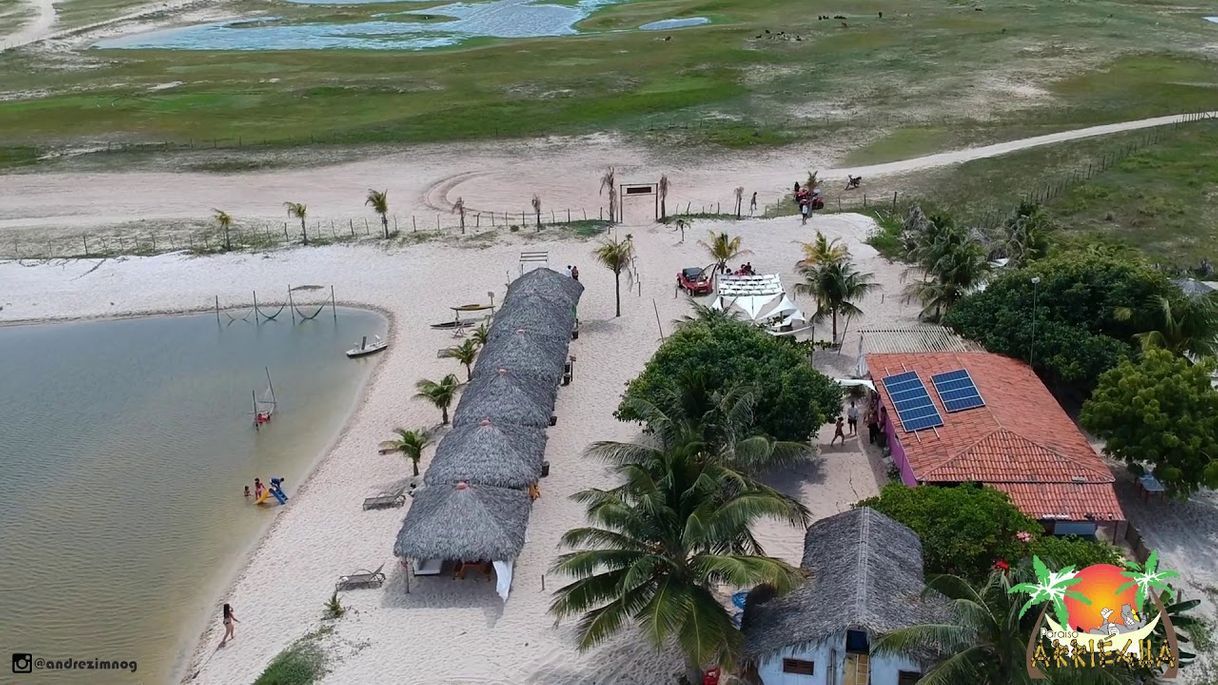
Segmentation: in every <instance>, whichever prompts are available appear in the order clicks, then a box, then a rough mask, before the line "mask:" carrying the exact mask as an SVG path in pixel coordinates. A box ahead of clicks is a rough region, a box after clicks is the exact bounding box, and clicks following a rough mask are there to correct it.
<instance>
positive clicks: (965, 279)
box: [905, 216, 990, 320]
mask: <svg viewBox="0 0 1218 685" xmlns="http://www.w3.org/2000/svg"><path fill="white" fill-rule="evenodd" d="M910 257H911V258H912V260H913V261H914V262H915V263H916V264H917V265H918V267H919V268H920V269H921V270H922V279H921V280H920V281H918V282H915V283H912V284H910V285H909V286H908V287H907V288H906V291H905V295H906V299H916V300H918V301H919V302H921V304H922V311H921V316H922V317H923V318H927V319H930V320H938V319H940V318H941V317H942V316H943V313H944V312H946V311H947V310H948V309H950V308H951V307H952V306H953V305H955V304H956V302H958V301H960V298H962V297H964V296H965V295H966V294H968V293H969V292H970V291H972V290H973V289H974V288H976V287H977V286H978V285H979V284H980V283H981V282H982V280H984V278H985V276H986V274H988V273H989V270H990V265H989V260H987V259H986V250H985V248H984V247H983V246H982V245H981V242H980V241H978V240H977V239H976V238H974V237H973V236H972V235H970V234H969V232H968V230H966V229H964V228H961V227H958V226H956V224H955V223H954V222H952V221H951V219H950V218H949V217H943V216H933V217H931V218H930V219H929V221H928V224H927V228H926V230H925V231H924V232H923V233H921V234H920V235H919V236H918V243H917V245H915V247H914V249H913V250H912V251H911V252H910Z"/></svg>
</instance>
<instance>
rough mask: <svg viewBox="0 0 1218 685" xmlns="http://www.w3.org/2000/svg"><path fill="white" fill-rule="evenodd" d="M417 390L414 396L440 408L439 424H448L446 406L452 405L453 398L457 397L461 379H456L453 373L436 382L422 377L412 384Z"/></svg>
mask: <svg viewBox="0 0 1218 685" xmlns="http://www.w3.org/2000/svg"><path fill="white" fill-rule="evenodd" d="M414 387H415V388H416V389H417V390H418V391H419V392H418V393H416V394H415V397H419V398H422V399H425V400H427V401H428V402H431V403H432V404H433V405H435V407H436V409H439V410H440V425H442V426H447V425H448V408H449V407H450V406H451V405H452V403H453V400H454V399H456V397H457V390H458V389H459V388H460V387H461V381H459V380H457V376H456V375H455V374H451V373H450V374H448V375H447V376H445V377H444V378H441V379H440V382H439V383H437V382H435V381H432V380H428V379H426V378H424V379H423V380H421V381H419V382H418V383H415V386H414Z"/></svg>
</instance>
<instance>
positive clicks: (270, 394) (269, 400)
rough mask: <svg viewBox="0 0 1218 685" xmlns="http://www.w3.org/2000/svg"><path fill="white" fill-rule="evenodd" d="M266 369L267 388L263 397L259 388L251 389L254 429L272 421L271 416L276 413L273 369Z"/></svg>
mask: <svg viewBox="0 0 1218 685" xmlns="http://www.w3.org/2000/svg"><path fill="white" fill-rule="evenodd" d="M264 368H265V369H266V389H265V390H263V391H262V397H261V398H259V397H258V391H257V390H251V391H250V395H251V397H252V398H253V400H254V429H255V430H257V429H259V428H262V424H264V423H270V422H271V417H272V416H274V415H275V406H276V404H277V401H276V399H275V386H274V385H272V384H271V369H270V367H264Z"/></svg>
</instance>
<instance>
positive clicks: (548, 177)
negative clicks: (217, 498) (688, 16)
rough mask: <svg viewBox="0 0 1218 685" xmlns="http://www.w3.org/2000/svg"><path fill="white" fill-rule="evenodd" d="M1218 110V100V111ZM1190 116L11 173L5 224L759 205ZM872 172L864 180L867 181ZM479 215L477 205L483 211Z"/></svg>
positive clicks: (75, 227)
mask: <svg viewBox="0 0 1218 685" xmlns="http://www.w3.org/2000/svg"><path fill="white" fill-rule="evenodd" d="M1212 115H1214V116H1218V112H1216V113H1212ZM1180 118H1181V116H1179V115H1177V116H1163V117H1154V118H1150V119H1141V120H1137V121H1127V122H1121V123H1117V124H1107V125H1103V126H1092V127H1088V128H1082V129H1075V130H1072V131H1063V132H1060V133H1053V134H1049V135H1042V136H1035V137H1032V138H1024V139H1020V140H1013V141H1007V142H1004V143H998V144H994V145H985V146H980V147H975V148H968V149H962V150H954V151H950V152H944V153H940V154H935V155H929V156H925V157H917V158H913V159H907V160H902V161H899V162H890V163H885V164H876V165H872V166H865V167H842V168H826V167H827V166H828V164H829V162H830V160H831V158H832V155H833V154H834V150H833V149H832V148H831V147H829V148H826V144H831V143H832V141H816V142H815V143H814V144H809V145H807V146H790V147H786V148H782V149H779V150H775V151H771V152H765V153H759V152H749V153H747V154H746V153H730V154H715V155H702V156H697V157H691V158H688V159H682V158H680V157H674V156H673V155H671V154H668V153H657V152H654V151H648V150H646V149H644V148H642V147H639V146H637V145H631V144H627V143H624V142H622V141H621V140H618V139H616V138H613V137H611V136H588V137H583V138H554V139H544V140H530V141H516V142H498V143H494V144H486V143H457V144H452V145H443V146H440V145H424V146H414V147H411V148H410V150H409V152H393V153H388V154H383V155H375V156H370V157H369V158H367V159H362V160H360V161H356V162H347V163H342V164H332V165H323V166H314V167H306V168H295V169H277V170H269V171H257V172H248V173H229V174H206V173H168V172H156V171H133V172H113V173H32V174H7V175H6V174H0V234H7V235H4V237H5V238H6V239H8V238H10V237H11V236H14V235H22V236H29V237H30V238H31V239H33V240H34V241H35V242H37V241H39V240H45V239H46V238H47V237H49V236H52V235H62V234H71V235H73V236H75V235H77V234H79V233H81V232H85V231H87V230H88V229H90V228H96V227H99V226H106V225H108V224H126V223H129V222H132V221H135V220H140V221H147V222H151V223H154V224H155V223H156V222H167V221H174V220H179V221H180V220H194V221H199V220H204V221H205V220H207V219H208V218H209V217H210V216H211V213H212V208H213V207H219V208H221V209H224V210H225V211H227V212H228V213H229V214H231V215H232V216H233V217H234V218H235V219H236V220H237V221H238V222H241V221H247V220H254V221H274V222H282V221H284V220H285V219H286V217H285V215H284V211H283V203H284V202H286V201H294V202H305V203H307V204H308V206H309V217H310V221H313V220H320V221H322V222H326V221H334V222H335V223H336V224H338V225H340V226H341V225H345V224H346V222H347V221H348V220H349V219H355V220H356V221H357V222H358V221H360V220H361V219H363V218H367V219H369V220H370V221H375V217H374V215H373V214H372V213H371V212H370V211H369V210H368V208H367V207H366V206H365V205H364V198H365V197H366V196H367V191H368V188H370V187H371V188H377V189H388V190H389V205H390V212H391V213H392V214H394V215H395V216H397V217H398V218H399V219H400V221H401V222H402V225H403V226H409V225H410V217H411V216H412V215H417V216H418V218H419V221H420V222H424V223H423V224H422V225H424V226H428V225H434V222H435V218H436V215H437V214H440V215H442V217H443V220H444V223H445V225H447V226H452V225H453V223H454V221H455V219H454V217H452V215H451V214H450V210H451V208H452V203H453V202H455V201H456V200H457V198H459V197H460V198H464V200H465V204H466V207H467V208H469V211H470V212H471V213H472V212H476V211H480V210H481V211H494V212H500V213H502V212H512V213H517V214H519V213H520V212H522V211H523V212H526V213H529V212H530V211H531V210H530V204H529V201H530V199H531V198H532V196H533V193H538V194H539V195H540V197H541V200H542V205H543V211H544V212H546V213H547V214H546V215H545V216H546V217H547V219H548V217H549V214H548V212H549V211H550V210H556V211H557V212H558V213H559V214H560V215H562V212H563V210H565V209H568V208H570V209H572V210H574V215H573V218H579V217H580V216H582V215H581V214H580V210H581V209H582V210H586V211H587V213H588V216H589V217H593V218H594V217H596V216H597V215H598V212H599V210H600V209H601V208H602V207H606V206H607V200H606V198H605V197H604V196H603V195H601V194H600V193H599V188H600V181H599V179H600V176H601V174H602V173H603V172H604V170H605V168H606V167H608V166H610V165H613V166H615V167H616V168H617V181H618V183H648V182H655V181H657V180H658V179H659V177H660V175H661V174H667V175H668V176H669V179H670V180H671V181H672V191H671V194H670V197H669V201H668V208H669V212H670V213H675V212H676V211H677V210H678V209H680V210H684V209H685V207H686V206H687V205H688V206H689V207H690V209H691V211H694V212H697V211H699V209H700V208H706V209H707V210H712V211H713V210H716V209H722V211H725V212H730V211H731V207H732V205H733V202H734V200H733V193H732V191H733V189H734V188H736V187H737V186H743V187H744V189H745V196H744V208H745V210H746V211H747V208H748V201H749V198H750V197H751V196H752V193H753V192H757V193H758V202H759V203H760V205H761V206H760V207H759V209H763V208H764V206H765V205H766V204H769V203H773V202H775V201H777V200H778V199H779V198H781V197H783V196H784V195H785V194H786V193H787V192H789V191H790V189H791V184H792V183H793V182H794V181H796V180H798V181H800V182H802V181H803V180H804V176H805V174H806V172H807V171H808V170H813V169H817V168H820V169H821V176H822V178H826V179H832V180H834V182H837V181H838V180H840V179H843V178H845V177H846V175H847V174H859V175H862V176H863V177H864V179H866V178H870V177H873V176H878V175H885V174H896V173H905V172H909V171H915V170H919V169H928V168H933V167H941V166H947V165H951V164H958V163H961V162H967V161H970V160H975V159H981V158H986V157H995V156H998V155H1003V154H1007V153H1010V152H1016V151H1019V150H1025V149H1028V148H1032V147H1037V146H1041V145H1050V144H1053V143H1059V142H1063V141H1068V140H1077V139H1081V138H1087V137H1092V136H1102V135H1109V134H1112V133H1118V132H1122V131H1132V130H1138V129H1143V128H1151V127H1155V126H1165V125H1168V124H1171V123H1173V122H1175V121H1178V120H1180ZM865 185H866V182H865V181H864V187H865ZM651 211H653V209H652V206H651V205H649V204H648V202H647V201H646V200H641V201H635V203H634V204H633V206H630V205H628V207H627V217H626V218H627V220H631V219H632V217H634V220H640V218H641V217H643V216H647V215H649V213H650V212H651ZM471 221H472V214H471Z"/></svg>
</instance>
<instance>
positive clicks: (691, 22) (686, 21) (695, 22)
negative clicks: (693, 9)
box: [639, 17, 710, 31]
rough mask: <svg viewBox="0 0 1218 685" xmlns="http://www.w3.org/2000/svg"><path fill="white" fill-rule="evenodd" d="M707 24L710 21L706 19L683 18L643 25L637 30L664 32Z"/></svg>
mask: <svg viewBox="0 0 1218 685" xmlns="http://www.w3.org/2000/svg"><path fill="white" fill-rule="evenodd" d="M709 23H710V19H707V18H706V17H685V18H683V19H661V20H660V21H653V22H651V23H649V24H643V25H642V26H640V27H639V28H640V29H642V30H643V31H664V30H667V29H683V28H686V27H689V26H701V25H703V24H709Z"/></svg>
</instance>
